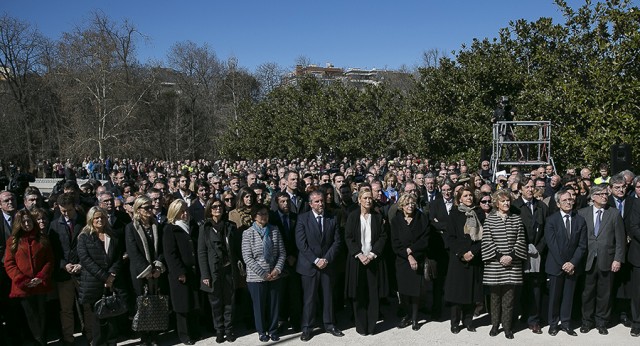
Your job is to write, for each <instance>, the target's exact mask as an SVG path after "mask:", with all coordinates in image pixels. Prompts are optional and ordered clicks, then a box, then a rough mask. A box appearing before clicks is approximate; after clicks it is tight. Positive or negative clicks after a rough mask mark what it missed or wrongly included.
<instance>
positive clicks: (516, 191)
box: [511, 190, 520, 193]
mask: <svg viewBox="0 0 640 346" xmlns="http://www.w3.org/2000/svg"><path fill="white" fill-rule="evenodd" d="M511 193H520V190H511Z"/></svg>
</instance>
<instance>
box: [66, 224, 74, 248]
mask: <svg viewBox="0 0 640 346" xmlns="http://www.w3.org/2000/svg"><path fill="white" fill-rule="evenodd" d="M67 225H68V226H69V242H70V243H71V242H73V221H71V220H68V221H67Z"/></svg>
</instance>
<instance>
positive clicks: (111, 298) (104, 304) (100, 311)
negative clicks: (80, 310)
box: [93, 289, 127, 319]
mask: <svg viewBox="0 0 640 346" xmlns="http://www.w3.org/2000/svg"><path fill="white" fill-rule="evenodd" d="M93 308H94V311H95V314H96V316H97V317H98V318H99V319H105V318H110V317H115V316H120V315H122V314H125V313H127V302H126V301H125V300H124V298H122V297H121V296H119V295H117V294H116V292H115V291H114V292H113V293H112V294H111V295H107V292H106V289H105V291H104V292H103V293H102V298H100V299H99V300H98V301H97V302H96V303H95V304H94V305H93Z"/></svg>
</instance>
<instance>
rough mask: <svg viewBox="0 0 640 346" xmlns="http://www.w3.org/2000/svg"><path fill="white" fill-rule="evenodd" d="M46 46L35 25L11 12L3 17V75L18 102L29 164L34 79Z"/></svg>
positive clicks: (0, 37) (0, 38) (31, 160)
mask: <svg viewBox="0 0 640 346" xmlns="http://www.w3.org/2000/svg"><path fill="white" fill-rule="evenodd" d="M45 46H46V39H45V38H44V36H42V35H41V34H40V32H38V30H37V29H35V28H34V27H32V26H30V25H29V24H27V23H25V22H22V21H19V20H18V19H15V18H12V17H9V16H8V15H4V16H2V17H0V79H2V80H4V81H5V82H6V85H7V88H8V90H9V93H10V94H11V95H12V98H13V100H14V101H15V102H16V103H17V105H18V108H17V109H18V110H19V112H20V117H18V118H21V121H20V127H21V128H23V129H24V137H25V138H24V142H25V148H24V149H25V150H26V153H27V159H28V161H29V163H30V164H33V163H34V140H33V132H34V129H33V127H32V125H33V108H34V107H32V103H33V99H34V95H36V93H37V91H36V90H34V86H33V85H32V84H33V83H32V80H35V79H37V78H38V74H39V73H40V72H42V65H41V64H40V61H41V56H42V53H43V50H44V47H45ZM5 139H6V138H5Z"/></svg>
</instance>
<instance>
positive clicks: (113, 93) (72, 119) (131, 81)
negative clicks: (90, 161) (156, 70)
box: [55, 13, 154, 157]
mask: <svg viewBox="0 0 640 346" xmlns="http://www.w3.org/2000/svg"><path fill="white" fill-rule="evenodd" d="M138 35H139V33H138V31H137V29H136V28H135V27H134V26H133V25H132V24H131V23H129V22H128V21H124V22H122V23H115V22H113V21H111V20H110V19H109V18H107V17H106V16H105V15H104V14H102V13H95V14H93V17H92V20H91V22H90V24H89V25H88V26H87V27H86V28H76V29H75V30H74V31H73V32H71V33H65V34H64V35H63V38H62V40H61V42H60V44H59V49H58V50H59V61H58V65H57V67H56V71H55V72H56V74H57V75H58V76H60V80H59V81H58V83H59V85H60V87H61V88H63V89H64V93H63V94H62V95H63V96H64V97H65V100H64V102H63V103H64V106H65V110H66V114H67V118H66V119H65V125H67V126H66V128H65V129H66V132H67V134H68V137H69V138H68V141H69V143H67V144H68V145H67V146H66V148H68V150H69V151H70V153H75V154H80V152H82V154H83V155H87V154H95V153H96V150H94V149H91V148H95V147H92V146H91V145H90V143H94V144H95V145H96V146H97V154H98V155H99V156H100V157H104V156H105V152H106V151H108V150H109V149H114V148H116V147H118V145H119V144H120V143H124V142H127V143H131V140H133V139H136V138H141V135H143V134H144V128H142V127H140V126H136V125H137V124H135V117H136V112H135V111H136V109H137V107H138V106H139V105H140V103H141V102H142V100H143V98H144V97H145V95H146V93H147V92H148V91H149V90H150V88H151V86H152V85H153V83H154V80H153V75H150V74H145V73H142V72H141V70H140V69H139V68H138V66H137V64H136V62H135V60H134V58H133V57H134V52H135V42H136V38H137V36H138ZM134 76H135V78H134Z"/></svg>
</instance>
